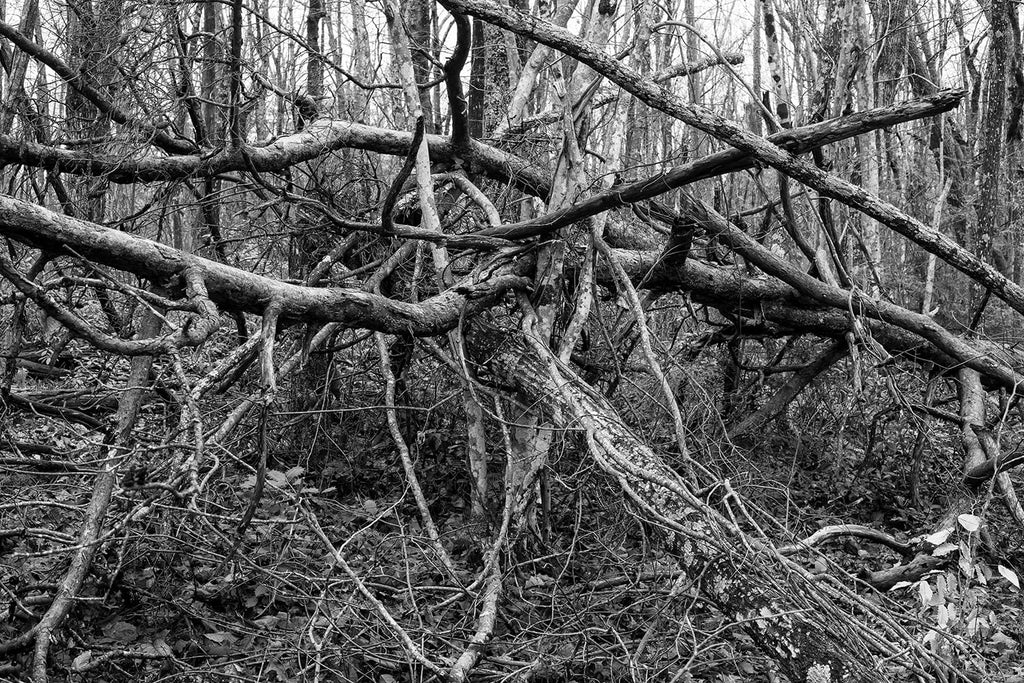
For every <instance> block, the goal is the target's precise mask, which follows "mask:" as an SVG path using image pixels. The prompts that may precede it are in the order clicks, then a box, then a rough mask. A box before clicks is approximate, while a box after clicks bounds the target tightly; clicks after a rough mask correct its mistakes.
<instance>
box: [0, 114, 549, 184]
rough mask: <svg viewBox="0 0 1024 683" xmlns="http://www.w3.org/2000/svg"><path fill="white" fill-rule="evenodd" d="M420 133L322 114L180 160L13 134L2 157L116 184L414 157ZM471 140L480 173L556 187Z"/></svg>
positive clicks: (438, 146)
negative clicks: (337, 160) (351, 153)
mask: <svg viewBox="0 0 1024 683" xmlns="http://www.w3.org/2000/svg"><path fill="white" fill-rule="evenodd" d="M426 137H427V145H428V149H429V150H430V158H431V161H437V162H446V161H451V160H452V159H453V158H455V156H456V153H455V148H454V145H453V144H452V141H451V140H449V139H448V138H447V137H444V136H440V135H427V136H426ZM412 138H413V134H412V133H409V132H406V131H397V130H391V129H388V128H377V127H375V126H366V125H363V124H361V123H353V122H351V121H340V120H335V121H332V120H327V119H321V120H318V121H314V122H312V123H308V124H307V125H306V127H305V128H303V129H302V131H301V132H297V133H293V134H291V135H286V136H284V137H281V138H278V139H276V140H272V141H268V142H266V143H265V144H262V145H259V146H253V147H243V148H242V149H234V148H227V149H221V150H206V151H205V152H203V153H200V154H185V155H180V156H173V157H161V156H141V157H137V158H134V159H126V158H124V157H122V156H115V155H98V154H90V153H88V152H83V151H77V150H67V149H60V148H59V147H53V146H50V145H43V144H39V143H36V142H30V141H26V140H19V139H18V138H16V137H14V136H11V135H0V159H2V160H3V161H6V162H7V163H17V164H24V165H26V166H34V167H38V168H45V169H49V170H59V171H61V172H63V173H71V174H75V175H94V176H100V175H101V176H104V177H105V178H107V179H108V180H110V181H111V182H114V183H122V184H126V183H137V182H158V181H164V180H177V179H181V178H205V177H210V176H216V175H221V174H224V173H231V172H234V171H250V172H253V173H272V172H275V171H283V170H285V169H288V168H290V167H292V166H294V165H296V164H299V163H302V162H303V161H310V160H312V159H316V158H318V157H321V156H323V155H324V154H327V153H328V152H333V151H336V150H339V149H362V150H367V151H370V152H378V153H380V154H391V155H395V156H406V155H408V154H409V149H410V145H411V143H412ZM470 144H471V147H472V154H471V155H470V156H471V157H472V159H473V161H472V164H471V167H472V170H473V171H475V172H478V173H480V174H481V175H484V176H487V177H488V178H492V179H494V180H498V181H501V182H503V183H509V184H510V185H512V186H513V187H515V188H516V189H518V190H521V191H522V192H526V193H527V194H532V195H535V196H538V197H546V196H547V194H548V192H549V191H550V190H551V184H550V180H549V174H548V173H547V171H546V169H544V168H542V167H539V166H537V164H536V163H534V162H531V161H527V160H526V159H522V158H521V157H517V156H516V155H514V154H510V153H508V152H503V151H501V150H499V149H496V148H494V147H491V146H490V145H485V144H483V143H481V142H478V141H476V140H471V141H470ZM193 151H194V150H193Z"/></svg>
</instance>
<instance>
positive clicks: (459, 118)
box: [444, 13, 473, 159]
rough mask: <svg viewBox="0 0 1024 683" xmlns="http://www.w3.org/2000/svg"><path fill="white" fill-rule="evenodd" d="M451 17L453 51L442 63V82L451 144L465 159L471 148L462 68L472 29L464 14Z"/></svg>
mask: <svg viewBox="0 0 1024 683" xmlns="http://www.w3.org/2000/svg"><path fill="white" fill-rule="evenodd" d="M452 17H453V18H454V19H455V32H456V33H455V51H454V52H452V56H451V58H450V59H449V60H448V61H447V62H445V63H444V84H445V87H446V88H447V90H448V106H449V107H450V108H451V111H452V146H453V147H454V148H455V154H456V155H457V156H458V157H459V158H461V159H466V158H467V156H468V155H469V154H470V153H472V151H473V148H472V146H471V145H470V144H469V143H470V137H469V102H468V101H467V100H466V96H465V94H464V93H463V91H462V69H463V68H464V67H465V66H466V59H467V58H468V57H469V46H470V44H471V42H472V39H473V31H472V29H471V28H470V25H469V19H468V18H467V17H466V15H465V14H459V13H455V14H453V15H452Z"/></svg>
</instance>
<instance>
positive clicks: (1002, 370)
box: [599, 249, 1024, 391]
mask: <svg viewBox="0 0 1024 683" xmlns="http://www.w3.org/2000/svg"><path fill="white" fill-rule="evenodd" d="M612 253H613V254H614V257H615V259H616V260H618V261H619V263H620V264H621V265H622V267H623V268H624V269H625V270H626V272H627V273H629V274H630V277H631V278H632V279H633V280H634V281H635V282H636V283H638V286H640V287H644V288H647V289H649V290H652V291H654V292H660V293H667V292H686V293H689V294H690V296H691V297H692V298H693V300H694V301H696V302H698V303H702V304H705V305H708V306H711V307H714V308H716V309H718V310H720V311H721V312H722V313H723V314H725V315H727V316H731V317H740V318H746V319H750V320H756V321H759V323H760V324H762V325H764V324H770V325H772V326H773V327H774V328H775V329H776V330H777V332H778V334H780V335H783V334H799V333H805V334H816V335H818V336H822V337H831V338H842V337H843V336H844V335H846V333H848V332H849V331H850V329H851V321H850V312H849V309H848V307H847V299H846V298H845V297H839V298H841V299H842V305H836V306H829V305H824V304H822V303H821V301H820V300H816V299H814V298H811V297H810V296H807V295H805V294H803V293H802V292H800V291H799V290H797V289H795V288H793V287H791V286H790V285H788V284H786V283H784V282H781V281H780V280H777V279H775V278H773V277H767V278H766V277H752V276H750V275H749V274H748V273H747V272H746V271H745V270H744V269H741V268H729V267H722V266H716V265H712V264H710V263H706V262H704V261H699V260H696V259H692V258H689V259H686V261H685V262H684V263H683V264H682V265H675V264H671V263H668V262H666V261H664V260H663V259H662V258H661V256H662V255H661V253H659V252H654V251H633V250H628V249H615V250H613V252H612ZM599 276H600V279H602V280H603V281H604V282H605V283H611V281H612V280H611V275H610V274H608V273H603V272H602V273H599ZM817 285H820V286H821V287H823V288H827V287H828V286H827V285H824V284H823V283H820V282H819V283H817V284H816V286H817ZM830 289H831V290H833V291H832V292H831V294H833V295H834V294H836V293H837V292H842V291H843V290H841V289H839V288H830ZM830 296H831V295H830ZM839 298H836V299H835V301H837V302H838V301H839ZM886 306H887V307H890V308H887V309H886V310H887V311H888V310H892V311H895V312H897V313H899V312H902V313H903V314H904V316H909V317H908V318H907V319H908V320H910V321H913V322H914V323H920V324H921V325H922V328H921V329H927V330H928V331H929V333H930V335H931V336H932V337H936V338H944V339H945V340H947V342H948V343H946V344H944V345H943V346H942V347H939V346H938V345H936V344H934V343H933V342H932V341H930V340H929V339H926V338H925V337H924V336H923V335H921V334H920V333H918V332H917V331H916V330H915V331H911V330H910V329H907V328H908V327H912V326H911V325H909V324H907V325H903V326H897V325H895V324H893V322H889V321H890V320H897V319H899V317H898V316H895V317H894V316H888V315H887V316H885V319H877V318H876V319H870V318H859V320H860V322H861V324H862V325H863V327H864V330H865V332H866V333H867V334H868V335H870V337H871V339H873V340H874V341H876V342H878V343H879V344H881V345H882V346H883V347H884V348H885V349H886V350H887V351H888V352H889V353H890V354H893V355H894V356H901V357H905V358H907V359H909V360H913V361H915V362H930V363H934V364H935V365H936V366H937V367H938V368H940V369H945V370H953V369H956V368H958V367H960V366H961V365H962V364H965V363H966V364H967V365H970V366H971V367H974V368H975V369H977V370H978V371H979V372H980V373H981V374H982V377H983V378H984V380H985V382H986V383H987V384H989V385H991V386H996V387H1003V388H1005V389H1007V390H1008V391H1019V390H1020V387H1021V386H1024V378H1022V377H1021V376H1020V374H1018V373H1017V372H1016V371H1015V370H1014V367H1019V366H1020V365H1024V359H1021V358H1020V357H1019V356H1015V355H1014V354H1012V353H1011V352H1010V351H1009V350H1008V349H1005V348H1002V347H1000V346H998V345H996V344H993V343H987V342H983V341H982V340H979V339H972V340H969V341H968V340H965V339H963V338H962V337H959V336H957V335H955V334H953V333H952V332H950V331H948V330H946V329H945V328H943V327H942V326H940V325H939V324H938V323H936V322H935V321H933V320H931V319H930V318H927V316H922V315H920V314H917V313H912V312H911V311H907V310H906V309H903V308H900V307H899V306H895V305H893V304H886ZM879 317H882V316H879ZM947 347H948V348H951V349H955V350H957V351H958V353H957V354H956V355H954V354H952V353H949V352H947V351H946V348H947Z"/></svg>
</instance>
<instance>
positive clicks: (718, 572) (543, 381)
mask: <svg viewBox="0 0 1024 683" xmlns="http://www.w3.org/2000/svg"><path fill="white" fill-rule="evenodd" d="M496 359H497V360H496V365H497V366H498V368H497V370H498V372H499V373H500V375H501V376H503V377H504V378H505V379H506V380H507V381H509V382H512V383H513V384H514V385H515V386H517V387H518V389H519V390H520V391H522V392H523V393H524V394H525V395H526V396H527V398H528V399H529V401H530V402H531V403H532V404H534V405H539V406H543V407H544V409H545V411H546V412H548V413H549V414H550V415H551V416H552V418H553V419H554V420H555V421H556V422H557V423H559V424H561V425H562V426H564V427H567V428H576V429H580V430H582V432H583V433H584V436H585V439H586V443H587V446H588V448H589V452H590V454H591V456H592V457H593V458H594V460H595V461H596V462H597V463H598V465H599V466H600V467H601V468H602V469H603V470H604V471H605V472H606V473H607V474H608V475H610V476H611V477H612V478H613V479H614V480H615V481H616V482H617V483H618V485H619V486H620V487H621V488H622V490H623V491H624V492H625V494H626V496H627V497H628V498H629V499H630V500H631V502H632V503H633V504H635V505H636V506H637V507H638V508H639V509H640V511H641V513H642V514H643V515H644V516H645V517H647V518H648V519H650V520H652V521H654V522H655V523H656V524H657V525H658V526H659V527H660V528H663V529H665V530H666V531H667V533H668V534H669V535H670V536H672V537H674V539H675V541H676V544H677V547H678V548H679V549H680V550H679V552H678V553H677V559H678V561H679V562H680V564H681V565H682V567H683V569H684V570H685V571H686V572H687V573H688V574H689V575H690V576H691V577H692V579H693V581H694V583H695V584H697V585H698V587H699V590H700V592H701V596H702V597H703V598H704V599H705V600H707V601H708V602H709V603H710V604H712V605H714V606H715V607H717V608H718V609H719V610H721V611H722V612H723V613H724V614H725V615H726V617H727V618H728V619H730V620H733V621H734V622H735V623H736V624H737V625H739V626H740V627H741V628H743V629H744V630H745V631H746V632H747V633H748V634H749V635H750V637H751V638H752V639H753V640H754V641H755V642H756V643H757V644H758V646H759V647H760V648H761V650H762V651H763V652H764V653H765V654H766V655H767V656H769V657H770V658H772V659H773V660H774V661H775V662H777V663H778V666H779V668H780V669H781V670H782V671H783V672H784V673H785V674H786V675H787V676H788V677H789V678H790V679H791V680H793V681H813V682H815V683H824V682H826V681H829V682H831V681H834V682H836V683H838V682H839V681H853V680H858V681H873V680H882V678H881V677H880V676H879V674H878V672H877V670H875V669H874V667H873V666H872V661H873V655H872V653H875V654H882V655H883V656H884V655H891V656H896V654H897V653H900V656H902V657H903V661H905V662H907V664H908V666H910V667H912V668H916V667H917V665H916V664H915V663H914V662H913V661H908V658H907V653H908V650H907V648H910V649H909V652H912V653H915V654H917V655H918V656H920V657H926V655H925V653H924V652H923V651H922V649H921V648H920V646H918V645H917V644H916V643H914V642H901V643H898V644H894V643H889V642H888V641H887V640H885V639H883V638H879V637H877V632H876V633H875V635H871V634H870V633H869V632H868V631H867V630H865V629H864V628H863V627H861V626H860V625H859V624H857V623H855V622H853V621H852V620H851V619H850V617H849V616H848V612H849V611H850V605H849V604H846V605H843V606H842V607H839V606H837V605H836V600H837V599H838V600H839V601H840V602H842V598H843V597H846V598H851V599H852V600H851V601H852V602H856V596H855V595H854V594H853V593H852V592H847V591H842V590H840V591H837V590H836V589H835V588H836V587H835V585H831V584H823V583H817V582H814V581H812V580H810V577H808V576H806V574H805V573H803V571H802V570H801V569H800V568H799V567H797V566H795V565H791V564H789V563H787V562H786V561H785V560H784V559H782V558H781V556H780V555H778V554H777V553H775V552H774V551H773V550H772V548H771V547H770V545H768V543H767V542H765V541H764V540H762V539H757V538H754V537H752V536H749V535H747V534H746V533H744V532H743V531H741V530H740V529H739V528H737V527H736V526H735V524H734V523H733V522H732V521H730V519H729V518H727V517H725V516H723V515H722V514H721V513H719V512H718V511H716V510H715V509H714V508H713V507H712V506H710V505H709V504H708V503H706V502H705V501H704V500H703V499H702V498H701V497H699V496H697V495H695V493H694V490H693V487H692V485H691V484H690V483H688V482H687V481H685V480H684V479H683V477H682V476H680V475H679V474H678V473H677V472H676V471H675V470H674V469H673V468H672V467H671V466H670V465H669V464H668V463H667V462H665V461H664V460H663V459H662V458H661V457H660V456H659V455H658V454H657V453H655V452H654V451H652V450H651V449H650V448H649V447H648V446H647V445H646V444H644V443H643V441H641V440H640V439H639V438H638V437H637V436H635V435H634V434H633V432H632V431H631V430H630V429H629V428H628V427H627V426H626V425H625V424H624V423H623V422H622V420H621V419H620V418H619V416H618V415H617V414H616V412H615V410H614V409H613V408H612V406H611V405H610V404H609V403H608V402H607V401H606V400H605V399H604V397H603V396H601V395H600V394H599V393H597V392H596V391H595V390H594V389H593V388H591V387H590V386H589V385H587V384H586V383H585V382H584V381H583V380H582V379H580V378H579V377H578V376H577V375H575V373H573V372H572V371H571V370H570V369H569V368H567V367H565V366H564V365H561V364H559V363H558V361H557V360H556V358H555V357H554V355H553V354H551V353H550V352H549V351H548V350H547V349H546V348H545V347H544V346H543V345H542V344H540V342H538V341H536V337H533V336H532V335H531V333H530V331H528V332H527V334H526V335H525V341H524V340H523V339H516V340H514V341H511V342H506V346H505V347H504V348H503V349H502V350H501V352H499V353H498V354H497V356H496ZM718 490H722V491H731V489H729V487H728V486H727V485H725V486H722V487H721V489H718ZM729 495H730V494H726V495H725V498H726V499H729ZM732 495H734V494H732ZM731 502H733V503H737V504H739V505H742V503H741V502H740V501H738V500H737V499H735V498H733V499H731ZM826 586H828V588H826ZM875 627H876V628H877V625H875ZM888 635H890V636H891V633H890V634H888ZM909 640H910V641H912V639H909ZM918 670H920V669H918Z"/></svg>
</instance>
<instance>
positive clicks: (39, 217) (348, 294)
mask: <svg viewBox="0 0 1024 683" xmlns="http://www.w3.org/2000/svg"><path fill="white" fill-rule="evenodd" d="M0 235H5V236H7V237H10V238H11V239H14V240H17V241H19V242H22V243H24V244H28V245H31V246H35V247H39V248H43V249H46V250H49V251H52V252H54V253H57V254H62V253H66V252H67V248H68V247H70V248H72V249H74V251H75V253H76V254H80V255H81V256H84V257H86V258H89V259H91V260H93V261H95V262H97V263H101V264H104V265H108V266H111V267H114V268H117V269H119V270H123V271H127V272H130V273H134V274H136V275H138V276H140V277H144V278H148V279H150V280H155V281H159V282H165V283H168V284H170V285H171V286H178V287H180V279H181V277H182V275H183V273H184V272H185V271H186V269H188V268H193V269H194V270H195V273H196V275H197V277H199V278H201V280H202V283H203V284H204V285H205V287H206V290H207V294H208V296H209V299H210V301H212V302H214V303H216V304H217V306H219V307H220V308H221V310H228V311H243V312H246V313H253V314H257V315H262V314H263V312H264V310H265V309H266V306H267V304H268V303H269V302H270V301H274V300H277V301H280V302H281V317H282V318H283V319H290V320H302V321H307V322H342V323H345V324H347V325H350V326H353V327H364V328H367V329H372V330H376V331H379V332H390V333H395V334H398V333H402V334H414V335H434V334H439V333H441V332H445V331H447V330H450V329H452V328H454V327H455V326H456V325H457V324H458V322H459V318H460V316H463V315H465V316H470V315H474V314H475V313H477V312H478V311H481V310H483V309H485V308H487V307H489V306H491V305H493V304H494V303H495V302H496V301H498V300H499V299H500V298H501V297H502V296H503V295H504V294H505V292H507V291H509V290H510V289H516V288H525V287H527V286H529V279H528V278H526V277H522V276H520V275H518V274H517V273H516V272H515V271H514V270H513V269H512V268H511V267H502V268H498V269H496V270H494V271H493V274H491V273H488V276H487V277H485V278H484V279H482V280H480V281H477V280H476V279H475V278H474V277H473V276H470V277H468V278H466V279H465V280H463V281H462V282H460V283H457V284H456V285H455V286H454V287H452V288H450V289H447V290H445V291H443V292H441V293H440V294H438V295H436V296H434V297H431V298H430V299H427V300H425V301H423V302H421V303H419V304H411V303H405V302H402V301H395V300H392V299H388V298H387V297H384V296H380V295H378V294H371V293H368V292H364V291H360V290H356V289H340V288H336V289H318V288H314V287H304V286H301V285H295V284H290V283H286V282H279V281H277V280H274V279H272V278H269V277H264V276H261V275H257V274H254V273H250V272H247V271H244V270H241V269H239V268H233V267H231V266H228V265H225V264H223V263H218V262H215V261H210V260H208V259H204V258H201V257H198V256H194V255H192V254H187V253H184V252H181V251H179V250H177V249H173V248H171V247H169V246H167V245H164V244H160V243H158V242H153V241H151V240H147V239H143V238H141V237H133V236H132V235H128V234H126V233H123V232H118V231H117V230H111V229H109V228H104V227H102V226H100V225H96V224H94V223H89V222H86V221H81V220H77V219H73V218H68V217H66V216H62V215H60V214H57V213H54V212H52V211H49V210H48V209H44V208H43V207H40V206H36V205H34V204H29V203H27V202H22V201H18V200H16V199H12V198H10V197H2V196H0ZM125 343H126V344H129V343H132V342H125Z"/></svg>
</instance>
